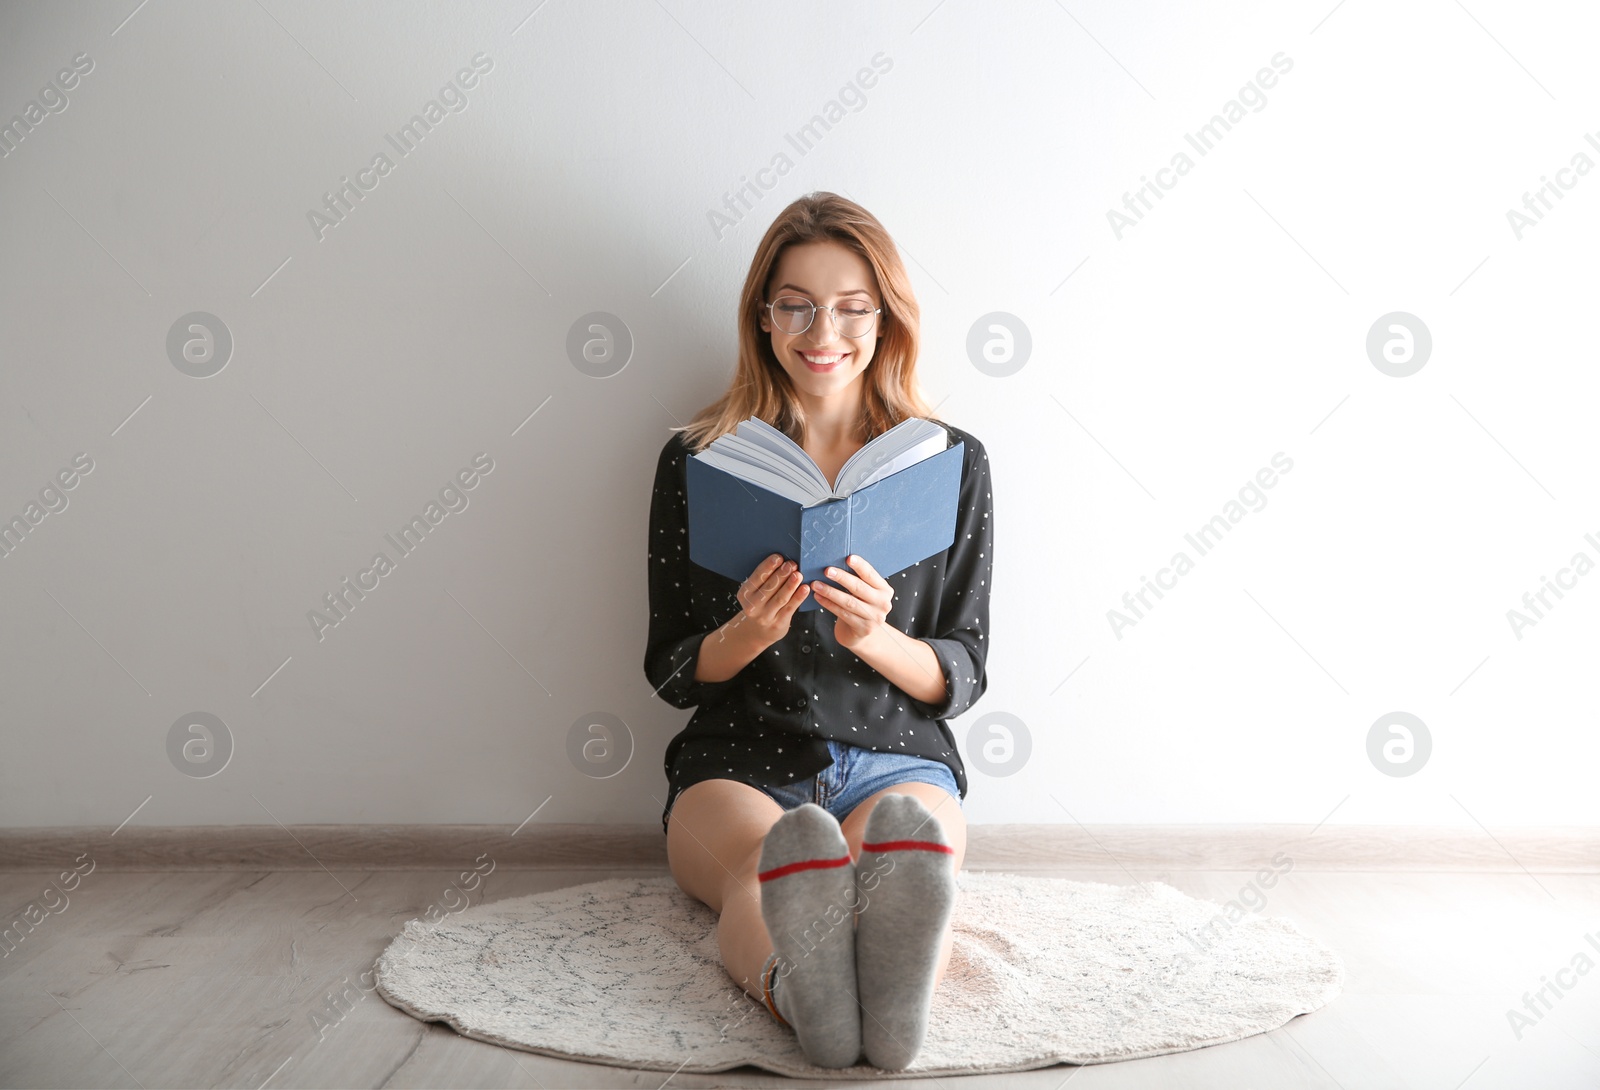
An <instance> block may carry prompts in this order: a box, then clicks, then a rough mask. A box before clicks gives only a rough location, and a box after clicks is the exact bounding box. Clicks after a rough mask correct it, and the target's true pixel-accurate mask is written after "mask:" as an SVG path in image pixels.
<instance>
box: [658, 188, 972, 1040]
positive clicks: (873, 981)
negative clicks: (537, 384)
mask: <svg viewBox="0 0 1600 1090" xmlns="http://www.w3.org/2000/svg"><path fill="white" fill-rule="evenodd" d="M738 318H739V346H740V351H739V359H738V363H737V367H736V369H735V374H734V376H733V382H732V383H731V385H730V386H729V388H728V390H727V392H726V393H724V394H723V396H722V397H721V398H720V399H719V400H717V401H716V402H714V403H713V404H711V405H709V406H707V407H706V408H705V409H704V410H702V411H701V412H700V413H699V414H698V415H697V416H696V418H695V420H694V421H693V422H692V423H691V424H689V425H688V426H687V427H686V428H683V429H682V430H681V431H680V432H679V434H676V435H674V436H672V437H671V438H670V439H669V440H668V441H667V443H666V445H665V446H664V447H663V448H662V451H661V455H660V458H659V459H658V461H657V464H656V479H655V489H654V492H653V495H652V501H651V507H650V537H649V541H650V550H649V554H648V556H647V558H646V559H647V561H648V564H649V590H650V626H649V627H650V631H649V640H648V643H647V646H646V648H645V659H644V669H645V674H646V676H647V677H648V678H649V679H650V683H651V684H652V685H653V686H654V687H655V691H656V693H657V694H658V695H659V696H661V698H662V699H663V700H665V701H667V702H668V703H669V704H671V705H672V706H673V707H677V708H687V707H690V706H691V705H696V706H698V707H697V710H696V712H695V714H694V715H693V716H692V717H691V718H690V720H689V723H688V724H687V725H686V726H685V727H684V729H683V730H682V731H680V732H679V733H678V735H677V736H676V737H675V738H673V740H672V742H671V743H670V744H669V745H668V747H667V752H666V758H665V768H666V772H667V779H668V785H669V790H668V793H667V801H666V804H665V806H664V808H663V814H662V827H663V829H664V831H665V832H666V834H667V856H668V861H669V863H670V864H671V867H672V873H673V877H674V878H675V879H676V880H677V882H678V884H679V886H680V887H681V888H682V889H683V890H684V892H686V893H688V894H689V895H690V896H692V897H695V898H696V899H698V900H700V901H702V902H703V903H705V904H706V905H708V906H709V907H711V908H712V909H714V910H715V911H717V912H718V914H719V921H718V927H717V936H718V944H719V947H720V949H721V952H722V956H723V963H724V965H725V966H726V968H727V970H728V973H729V975H730V976H732V978H733V979H734V981H735V982H736V983H738V984H739V985H740V986H741V987H743V988H744V989H745V991H746V992H747V993H749V994H750V995H751V996H752V998H756V997H759V998H760V999H761V1001H763V1002H764V1003H766V1005H767V1008H768V1010H769V1011H771V1013H772V1015H773V1017H774V1018H776V1019H777V1020H779V1021H780V1022H782V1023H783V1024H785V1025H789V1026H792V1027H793V1028H794V1030H795V1032H796V1035H797V1036H798V1037H799V1041H800V1045H801V1048H802V1049H803V1050H804V1051H805V1053H806V1055H807V1056H808V1057H809V1058H811V1060H812V1062H814V1063H817V1064H819V1065H822V1066H826V1067H841V1066H849V1065H850V1064H853V1063H854V1062H855V1060H856V1057H857V1054H858V1053H859V1052H861V1051H863V1050H864V1051H865V1054H866V1057H867V1059H868V1060H869V1061H870V1062H872V1063H874V1064H876V1065H878V1066H880V1067H886V1068H894V1069H900V1068H904V1067H906V1066H907V1065H909V1063H910V1062H911V1059H912V1057H913V1056H914V1055H915V1054H916V1052H917V1050H918V1048H919V1047H920V1042H921V1040H922V1034H923V1030H924V1028H925V1025H926V1020H927V1015H928V1009H929V1004H930V1002H931V999H932V993H933V989H934V988H935V987H936V986H937V985H938V983H939V980H940V979H941V978H942V977H943V975H944V970H945V966H946V964H947V963H948V961H949V958H950V931H949V918H950V910H951V906H952V905H953V902H954V898H955V874H956V873H957V872H958V871H959V870H960V867H961V861H962V858H963V855H964V852H965V848H966V821H965V818H964V816H963V815H962V812H961V800H962V798H963V797H964V796H965V795H966V791H967V780H966V774H965V770H964V768H963V766H962V762H961V757H960V753H959V750H958V747H957V745H956V742H955V737H954V735H952V734H951V732H950V728H949V726H948V725H947V723H946V722H945V721H946V719H948V718H950V717H952V716H955V715H959V714H961V713H962V712H964V711H966V710H967V709H968V708H969V707H971V706H972V705H973V703H975V702H976V701H977V699H978V698H979V697H980V696H982V695H983V692H984V689H985V687H986V686H987V675H986V673H985V665H986V659H987V652H988V626H989V588H990V584H991V582H992V580H991V572H992V566H993V557H994V547H993V532H994V525H993V524H994V520H993V518H992V517H991V516H992V514H993V506H992V503H993V501H992V496H991V490H990V484H989V461H988V455H987V453H986V451H985V450H984V447H983V444H982V443H980V442H979V441H978V439H977V438H976V437H975V436H973V435H971V434H970V433H968V432H966V431H963V430H961V429H960V428H956V427H954V426H953V425H950V424H946V423H944V422H943V421H939V420H938V419H937V418H936V417H934V415H933V410H932V409H931V408H930V407H929V406H928V404H927V402H926V401H925V400H924V399H923V397H922V395H921V393H920V391H919V389H918V385H917V381H916V362H917V349H918V328H917V327H918V320H919V312H918V309H917V302H916V299H915V297H914V295H913V294H912V291H911V286H910V281H909V279H908V277H907V275H906V271H905V267H904V265H903V264H902V263H901V261H900V258H899V253H898V251H897V249H896V247H895V244H894V241H893V240H892V239H891V238H890V237H889V234H888V232H887V231H885V230H884V228H883V226H882V225H881V224H880V223H879V222H878V221H877V220H876V219H875V218H874V217H873V216H872V215H871V213H869V212H867V211H866V209H864V208H862V207H861V206H860V205H857V204H855V203H853V202H851V201H848V200H845V199H844V198H842V197H838V196H835V195H834V194H831V193H815V194H809V195H807V196H805V197H802V198H800V199H799V200H797V201H795V202H794V203H793V204H791V205H790V206H789V207H788V208H786V209H785V210H784V211H783V212H782V213H781V214H780V215H779V216H778V219H777V221H776V222H774V223H773V224H772V226H771V227H770V228H769V229H768V231H767V233H766V236H765V237H764V238H763V239H762V241H761V243H760V245H759V246H758V247H757V249H756V254H755V257H754V259H753V260H752V262H751V267H750V272H749V275H748V276H747V278H746V280H745V286H744V293H743V296H742V298H741V299H740V303H739V312H738ZM751 417H755V418H757V419H759V420H761V421H764V422H765V423H767V424H770V425H771V426H772V427H774V428H776V429H778V430H779V431H782V432H783V433H784V434H785V435H787V436H788V437H789V438H790V439H792V440H794V441H795V442H796V443H798V444H799V445H800V447H801V448H802V449H803V450H804V451H805V452H806V454H808V455H809V456H810V457H811V458H812V460H813V461H815V462H816V464H817V467H818V468H819V469H821V470H822V472H823V474H824V476H826V478H827V480H828V481H829V483H830V484H836V483H837V481H838V477H839V472H840V470H841V469H842V467H843V466H844V464H845V463H846V462H847V461H848V460H849V459H850V457H851V455H853V454H855V453H856V452H857V451H858V450H860V449H861V448H862V447H863V446H865V445H866V444H867V443H868V442H870V441H871V440H872V439H875V438H876V437H878V436H879V435H882V434H883V433H884V432H886V431H888V430H889V429H890V428H892V427H894V426H895V425H897V424H899V423H901V422H902V421H904V420H907V419H909V418H912V417H920V418H923V419H927V420H930V421H933V422H935V423H937V424H939V426H940V427H942V428H943V429H944V430H945V431H946V432H947V433H948V439H947V445H946V448H945V449H948V448H949V447H950V446H954V445H956V444H957V443H962V444H964V445H965V451H964V453H963V454H962V455H961V458H962V465H961V483H960V493H959V498H958V501H957V514H956V527H955V534H954V541H953V542H952V543H951V545H950V546H949V548H947V549H945V550H944V551H943V552H940V553H936V554H934V555H933V556H930V557H927V558H925V559H924V560H922V561H920V562H918V563H916V564H913V565H911V566H910V567H908V568H905V569H903V570H901V571H898V572H894V573H893V574H891V575H890V576H888V577H887V578H885V577H884V576H882V575H880V574H879V573H878V572H877V571H876V570H875V569H874V568H873V567H872V566H871V564H870V563H869V562H868V561H867V560H866V558H864V557H860V556H851V557H849V558H848V559H847V563H848V565H849V570H846V569H845V568H843V567H839V568H832V569H829V570H828V571H827V572H826V575H827V578H828V579H830V580H833V581H834V583H835V584H836V586H833V587H829V586H828V585H827V584H826V583H824V582H822V581H821V580H819V581H817V582H816V583H815V584H810V585H808V584H805V583H802V582H801V581H800V573H799V572H798V571H796V570H795V568H794V564H793V563H792V561H793V560H795V559H796V558H793V557H789V558H785V557H783V556H778V555H773V556H770V557H767V558H766V559H765V560H763V562H762V563H761V564H759V565H758V566H757V567H756V570H755V571H753V572H751V573H750V576H749V578H747V579H745V580H744V581H743V582H742V583H741V582H739V581H738V580H736V579H733V578H729V577H727V576H725V575H720V574H718V573H716V572H713V571H710V570H708V569H705V568H701V567H699V566H698V565H696V564H694V563H692V562H691V561H690V559H689V555H688V518H687V510H686V506H687V505H686V500H685V496H686V492H687V488H686V477H685V463H686V461H687V459H688V457H689V456H690V455H691V454H694V453H697V452H698V451H700V450H703V449H704V448H705V447H706V446H707V445H709V444H710V443H711V442H713V441H714V440H715V439H717V438H718V437H720V436H722V435H724V434H727V433H729V432H734V431H736V429H737V427H738V425H739V424H740V423H742V422H743V421H745V420H748V419H749V418H751ZM808 594H816V596H817V605H818V606H819V607H820V608H818V609H814V610H807V611H803V612H801V611H799V608H798V607H799V606H800V604H801V603H802V602H803V601H804V600H805V598H806V596H807V595H808ZM884 803H888V804H887V805H883V804H884ZM884 852H889V853H892V854H891V856H890V857H889V859H890V861H892V862H893V863H894V864H895V867H894V871H893V873H894V874H895V875H896V877H895V879H894V880H893V881H890V882H887V883H885V884H884V887H883V889H882V890H880V891H879V893H878V894H877V895H876V896H875V897H874V898H873V900H872V902H871V907H870V908H866V907H862V908H860V910H859V916H860V919H859V921H853V920H852V919H851V917H850V916H849V915H848V914H846V915H845V916H844V919H843V922H844V924H845V926H842V927H835V928H833V929H831V930H830V932H829V934H828V937H827V939H826V941H825V942H822V943H821V946H823V947H825V948H826V950H825V955H826V956H823V955H818V954H814V953H812V951H811V950H809V949H805V948H803V946H804V944H803V943H802V948H799V949H797V948H795V947H794V946H793V942H794V941H799V940H797V939H796V938H795V936H796V935H799V936H801V937H802V938H803V937H804V936H805V934H806V932H807V928H808V926H809V923H808V921H814V920H816V919H818V918H820V916H819V913H821V912H823V911H824V910H825V909H826V908H827V906H828V904H830V903H832V902H833V901H835V900H838V899H840V898H842V897H843V896H844V894H846V893H847V892H850V890H853V889H855V888H857V887H858V886H859V883H860V873H859V872H857V873H855V874H852V873H850V871H849V870H848V869H847V868H851V867H852V865H853V863H854V861H855V858H856V857H857V856H858V855H859V856H860V857H861V864H862V867H863V868H870V867H871V866H872V865H873V864H874V862H875V861H877V862H882V861H883V856H882V853H884ZM802 876H804V877H802ZM780 879H781V881H780ZM841 883H842V884H841ZM846 886H849V887H850V890H847V889H846V888H845V887H846ZM835 922H836V923H837V922H838V921H835ZM852 922H854V923H855V927H854V929H852V928H851V927H850V926H849V925H850V924H851V923H852ZM857 932H859V933H860V934H859V936H858V935H857ZM775 938H776V945H775V941H774V940H775ZM852 949H854V950H855V951H857V952H858V953H859V956H855V955H853V954H852ZM858 966H859V967H860V968H859V976H858V968H857V967H858ZM780 970H782V975H781V977H780V976H779V975H778V974H779V972H780ZM857 997H860V999H861V1001H862V1002H867V1001H868V998H867V997H871V999H870V1004H869V1005H870V1006H871V1007H872V1011H871V1017H870V1018H868V1017H866V1016H865V1015H861V1014H860V1012H859V1004H858V1002H857ZM891 1027H892V1028H891Z"/></svg>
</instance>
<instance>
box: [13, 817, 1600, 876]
mask: <svg viewBox="0 0 1600 1090" xmlns="http://www.w3.org/2000/svg"><path fill="white" fill-rule="evenodd" d="M1279 853H1282V854H1283V855H1284V856H1286V857H1287V858H1288V859H1290V860H1293V865H1294V868H1295V869H1296V870H1348V871H1386V870H1395V871H1524V870H1525V871H1528V872H1535V873H1571V874H1596V873H1600V827H1594V826H1556V827H1517V828H1502V829H1497V830H1495V831H1493V833H1489V832H1486V831H1484V830H1483V829H1481V828H1479V827H1477V826H1400V825H1322V826H1310V825H1091V826H1081V825H974V826H971V827H970V828H969V830H968V841H967V854H966V860H965V866H966V867H968V868H971V869H977V870H1012V871H1025V870H1063V869H1064V870H1073V871H1081V870H1092V871H1108V872H1112V873H1113V874H1116V873H1124V874H1126V875H1128V876H1129V877H1133V878H1138V879H1140V880H1143V879H1147V878H1153V877H1156V876H1157V875H1158V874H1159V873H1161V872H1171V871H1183V870H1207V871H1215V870H1228V871H1251V870H1257V869H1260V868H1263V867H1268V866H1272V865H1273V864H1272V860H1273V858H1274V857H1275V856H1277V855H1278V854H1279ZM78 859H82V860H83V861H88V860H90V859H92V860H93V861H94V863H95V865H96V866H105V867H110V868H113V869H121V870H158V871H159V870H315V869H320V868H324V867H326V868H328V869H330V870H426V869H433V868H438V869H440V870H454V869H457V868H467V867H471V866H473V865H474V862H475V861H477V860H483V861H488V860H493V861H494V863H495V865H496V866H501V867H510V868H513V869H542V870H593V869H602V868H604V869H610V868H641V869H663V870H664V869H665V868H666V866H667V844H666V837H665V836H663V835H662V833H661V827H660V826H659V825H656V824H651V825H580V824H545V825H528V826H527V827H525V828H523V829H521V830H519V831H517V832H516V833H515V834H513V833H512V832H511V831H510V829H509V827H507V826H502V825H294V826H289V827H287V828H285V827H284V826H281V825H214V826H168V827H159V826H133V825H130V826H126V827H124V828H122V829H119V830H117V831H116V832H115V833H112V832H110V831H109V830H107V829H105V828H103V827H93V828H81V827H70V828H59V827H58V828H14V829H0V870H12V871H54V870H59V869H64V868H69V867H71V866H73V865H74V864H73V861H74V860H78ZM78 865H79V866H81V864H78ZM480 865H481V864H480ZM1282 865H1283V864H1282V861H1281V860H1280V862H1279V863H1278V864H1277V866H1279V867H1280V868H1281V867H1282ZM1113 880H1116V879H1113Z"/></svg>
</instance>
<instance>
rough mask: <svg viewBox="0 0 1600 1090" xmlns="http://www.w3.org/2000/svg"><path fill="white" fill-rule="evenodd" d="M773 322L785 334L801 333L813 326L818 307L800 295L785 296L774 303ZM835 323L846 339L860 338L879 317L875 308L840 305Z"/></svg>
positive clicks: (836, 310) (835, 312)
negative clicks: (875, 312)
mask: <svg viewBox="0 0 1600 1090" xmlns="http://www.w3.org/2000/svg"><path fill="white" fill-rule="evenodd" d="M772 315H773V320H774V321H775V322H776V323H777V326H778V328H779V329H781V330H782V331H783V332H785V333H790V334H793V333H801V332H803V331H805V330H806V329H809V328H810V326H811V321H812V319H813V317H814V316H815V315H816V307H815V306H814V305H813V304H812V302H811V300H809V299H803V298H801V297H800V296H798V295H784V296H780V297H779V298H778V299H776V300H774V301H773V304H772ZM833 315H834V322H835V324H837V326H838V328H839V332H840V333H841V334H843V335H844V336H846V337H859V336H861V335H863V334H864V333H866V332H867V331H868V330H869V329H871V328H872V320H873V318H875V317H877V315H875V314H874V313H873V308H872V307H869V306H866V305H864V304H862V303H859V302H846V303H840V304H839V306H838V307H837V308H836V309H835V310H834V311H833Z"/></svg>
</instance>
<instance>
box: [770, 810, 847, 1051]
mask: <svg viewBox="0 0 1600 1090" xmlns="http://www.w3.org/2000/svg"><path fill="white" fill-rule="evenodd" d="M758 877H759V878H760V879H761V918H762V919H763V920H765V921H766V924H767V934H768V935H769V936H770V937H771V939H772V949H773V952H774V953H776V954H777V955H778V970H777V973H776V975H775V983H774V986H773V998H772V1001H773V1003H775V1004H776V1005H777V1007H778V1013H779V1014H781V1015H783V1018H784V1020H785V1021H786V1022H788V1023H789V1025H790V1026H792V1027H793V1028H794V1032H795V1036H796V1037H798V1038H799V1039H800V1048H801V1049H802V1050H803V1051H804V1052H805V1054H806V1058H807V1059H809V1060H810V1061H811V1062H812V1063H814V1064H816V1065H817V1066H819V1067H850V1066H851V1065H853V1064H854V1063H855V1062H856V1060H857V1059H859V1058H860V1056H861V1012H860V1008H859V1005H858V1004H857V1001H856V961H855V955H856V951H855V931H854V930H853V929H852V927H851V922H852V920H851V910H852V908H853V907H854V905H855V880H856V876H855V872H854V870H853V868H852V867H851V866H850V845H849V844H848V843H846V842H845V839H844V833H843V832H842V831H841V830H840V829H839V822H838V821H837V820H835V819H834V817H833V815H832V814H830V813H828V811H826V810H824V809H823V808H822V807H820V806H818V805H816V804H815V803H810V802H808V803H803V804H802V805H800V806H798V807H796V808H795V809H793V810H790V811H789V812H787V813H786V814H784V815H783V816H782V817H780V818H779V819H778V820H777V821H776V822H775V823H773V826H772V828H771V829H769V830H768V831H767V836H766V840H765V841H763V842H762V845H761V865H760V871H759V874H758Z"/></svg>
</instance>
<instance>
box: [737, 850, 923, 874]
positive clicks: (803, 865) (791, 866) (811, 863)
mask: <svg viewBox="0 0 1600 1090" xmlns="http://www.w3.org/2000/svg"><path fill="white" fill-rule="evenodd" d="M946 850H947V851H948V850H949V849H946ZM849 865H850V857H849V856H848V855H845V856H842V857H840V858H838V859H802V860H800V861H799V862H798V863H785V864H784V865H783V866H781V867H773V868H772V869H771V870H764V871H761V872H760V873H759V874H757V875H756V877H757V878H759V879H761V881H763V882H770V881H772V880H773V879H774V878H782V877H783V876H784V875H786V874H794V873H795V872H796V871H803V870H821V869H824V868H826V867H848V866H849Z"/></svg>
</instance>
